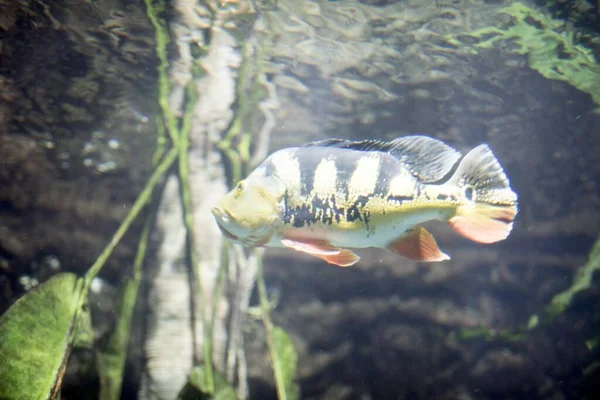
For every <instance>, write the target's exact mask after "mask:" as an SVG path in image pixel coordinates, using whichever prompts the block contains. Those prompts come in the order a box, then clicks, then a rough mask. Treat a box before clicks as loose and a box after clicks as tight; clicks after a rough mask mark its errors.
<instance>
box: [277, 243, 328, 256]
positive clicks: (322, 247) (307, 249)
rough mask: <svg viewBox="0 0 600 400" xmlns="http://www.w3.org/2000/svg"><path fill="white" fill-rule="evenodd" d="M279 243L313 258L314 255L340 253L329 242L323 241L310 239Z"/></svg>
mask: <svg viewBox="0 0 600 400" xmlns="http://www.w3.org/2000/svg"><path fill="white" fill-rule="evenodd" d="M281 243H283V245H284V246H286V247H289V248H291V249H294V250H298V251H301V252H303V253H308V254H311V255H313V256H316V255H322V256H327V255H336V254H339V253H340V249H338V248H335V247H333V246H332V245H331V244H330V243H329V242H327V241H325V240H312V239H301V240H299V239H281Z"/></svg>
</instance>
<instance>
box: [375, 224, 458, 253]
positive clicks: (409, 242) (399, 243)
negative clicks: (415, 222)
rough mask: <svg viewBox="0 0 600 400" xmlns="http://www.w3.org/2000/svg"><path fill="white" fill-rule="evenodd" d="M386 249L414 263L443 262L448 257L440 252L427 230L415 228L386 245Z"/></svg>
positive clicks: (419, 227)
mask: <svg viewBox="0 0 600 400" xmlns="http://www.w3.org/2000/svg"><path fill="white" fill-rule="evenodd" d="M387 249H388V250H390V251H393V252H394V253H397V254H400V255H401V256H404V257H406V258H408V259H410V260H415V261H444V260H449V259H450V257H449V256H448V255H447V254H446V253H444V252H442V251H441V250H440V248H439V247H438V245H437V243H436V242H435V239H434V238H433V236H432V235H431V233H429V232H428V231H427V229H425V228H423V227H421V226H417V227H416V228H414V229H411V230H410V231H409V232H408V233H407V234H405V235H403V236H401V237H400V238H398V239H396V240H395V241H393V242H391V243H390V244H388V246H387Z"/></svg>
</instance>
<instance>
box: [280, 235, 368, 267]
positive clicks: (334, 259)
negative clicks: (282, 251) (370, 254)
mask: <svg viewBox="0 0 600 400" xmlns="http://www.w3.org/2000/svg"><path fill="white" fill-rule="evenodd" d="M281 243H282V244H283V245H284V246H286V247H289V248H291V249H294V250H297V251H301V252H303V253H306V254H310V255H311V256H314V257H317V258H320V259H322V260H325V261H327V262H328V263H329V264H334V265H338V266H340V267H349V266H350V265H354V264H356V263H357V262H358V261H359V260H360V257H358V256H357V255H356V254H354V253H353V252H352V251H350V250H348V249H340V248H337V247H334V246H332V245H331V243H329V242H328V241H326V240H315V239H282V240H281Z"/></svg>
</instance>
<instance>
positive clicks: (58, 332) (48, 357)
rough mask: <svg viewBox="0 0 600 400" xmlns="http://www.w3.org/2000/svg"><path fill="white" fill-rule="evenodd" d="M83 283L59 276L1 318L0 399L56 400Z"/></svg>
mask: <svg viewBox="0 0 600 400" xmlns="http://www.w3.org/2000/svg"><path fill="white" fill-rule="evenodd" d="M83 292H84V291H83V280H82V279H79V278H77V276H76V275H74V274H70V273H69V274H59V275H56V276H54V277H52V278H50V279H49V280H48V281H47V282H45V283H43V284H41V285H40V286H38V287H37V288H35V289H33V290H32V291H30V292H29V293H27V294H26V295H25V296H23V297H22V298H20V299H19V300H17V301H16V302H15V304H13V306H12V307H11V308H10V309H9V310H8V311H7V312H6V313H5V314H4V315H2V317H0V360H2V361H1V362H0V382H1V383H2V384H1V385H0V398H2V399H6V398H11V399H46V398H56V397H57V396H58V393H59V389H60V385H61V381H62V377H63V375H64V372H65V368H66V365H67V360H68V357H69V354H70V352H71V348H72V345H73V338H74V330H75V328H76V326H77V318H78V314H79V313H78V310H80V309H81V305H82V304H83V302H84V296H83V294H84V293H83Z"/></svg>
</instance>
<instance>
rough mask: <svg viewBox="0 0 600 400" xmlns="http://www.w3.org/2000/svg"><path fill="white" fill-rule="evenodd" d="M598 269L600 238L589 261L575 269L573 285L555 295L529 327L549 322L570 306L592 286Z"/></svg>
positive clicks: (533, 317) (530, 322)
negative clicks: (576, 296)
mask: <svg viewBox="0 0 600 400" xmlns="http://www.w3.org/2000/svg"><path fill="white" fill-rule="evenodd" d="M598 270H600V238H599V239H598V240H596V243H595V244H594V247H593V248H592V251H591V252H590V255H589V259H588V262H587V263H585V264H584V265H582V266H581V267H579V268H577V270H576V271H575V275H574V277H573V283H572V284H571V286H570V287H569V288H568V289H567V290H565V291H563V292H561V293H558V294H557V295H555V296H554V297H553V298H552V300H551V301H550V304H549V305H548V306H547V307H546V308H545V309H544V311H543V312H542V314H541V315H539V316H538V315H533V316H532V317H531V318H530V319H529V324H528V328H529V329H534V328H536V327H538V326H539V325H540V324H541V323H543V324H545V323H548V322H550V321H552V320H554V319H555V318H556V317H557V316H559V315H560V314H562V313H563V312H564V311H565V310H566V309H567V308H568V307H569V305H570V304H571V302H572V301H573V298H574V297H575V295H577V293H579V292H581V291H583V290H586V289H588V288H589V287H590V286H591V284H592V278H593V276H594V273H596V272H597V271H598Z"/></svg>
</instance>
